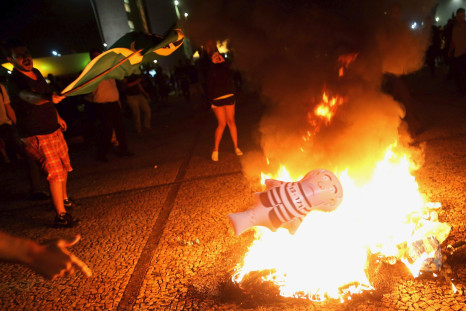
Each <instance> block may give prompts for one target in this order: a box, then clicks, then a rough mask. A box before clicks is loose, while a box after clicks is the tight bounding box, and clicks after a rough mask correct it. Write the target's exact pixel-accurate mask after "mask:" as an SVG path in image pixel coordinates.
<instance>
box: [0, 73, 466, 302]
mask: <svg viewBox="0 0 466 311" xmlns="http://www.w3.org/2000/svg"><path fill="white" fill-rule="evenodd" d="M408 84H409V86H410V91H411V92H412V96H413V97H414V99H415V104H414V105H413V107H411V108H410V109H412V111H408V112H411V113H413V114H416V115H418V116H419V122H420V130H419V131H418V133H417V135H416V137H415V143H416V144H421V143H422V144H426V149H425V150H426V156H425V163H424V165H423V167H422V168H421V169H420V170H419V171H418V172H417V173H416V178H417V181H418V183H419V186H420V190H421V192H423V193H425V194H426V195H427V197H428V198H429V200H430V201H432V202H441V203H442V209H441V211H440V212H439V218H440V220H441V221H444V222H448V223H449V224H450V225H451V226H452V231H451V233H450V236H449V237H448V239H447V241H445V242H444V244H443V245H442V250H443V251H445V248H446V246H447V245H448V244H454V243H457V242H461V241H465V240H466V227H465V219H466V205H465V202H466V192H465V190H466V173H465V172H466V162H465V159H466V122H465V120H466V99H465V97H464V95H463V96H460V95H459V94H458V93H457V92H456V91H455V89H454V87H453V86H452V85H449V84H448V83H447V82H446V81H444V80H443V76H441V75H439V76H438V77H437V78H430V77H429V76H428V75H425V74H419V75H417V76H413V77H409V79H408ZM238 103H239V104H238V107H237V117H236V119H237V125H238V130H239V142H240V147H241V148H242V149H243V151H244V152H245V155H244V156H243V158H238V157H237V156H236V155H235V154H234V150H233V146H232V145H231V140H230V137H229V133H228V131H226V132H225V136H224V138H223V140H222V145H221V149H220V161H219V162H216V163H214V162H212V161H211V160H210V151H211V148H212V143H213V131H214V128H215V125H216V121H215V118H214V116H213V114H212V113H211V112H210V111H201V112H199V111H193V110H192V109H191V107H189V106H187V105H186V104H185V103H184V102H183V100H182V99H180V98H175V97H172V98H170V100H169V101H168V104H167V105H166V106H164V107H161V108H158V109H154V111H153V125H154V131H153V133H150V134H147V135H145V136H142V137H139V136H137V135H136V134H135V133H134V131H132V130H131V131H130V132H129V144H130V148H131V150H132V151H133V152H134V153H135V156H134V157H131V158H118V157H116V156H115V155H112V154H111V155H109V160H110V161H109V162H108V163H100V162H96V161H95V160H93V159H92V154H93V150H87V149H85V148H82V146H80V145H72V146H71V151H70V156H71V161H72V166H73V167H74V171H73V172H72V173H71V174H70V175H69V183H68V189H69V191H68V192H69V194H70V196H72V197H73V198H74V199H75V200H76V201H77V203H78V204H77V205H78V206H76V207H75V208H74V209H73V211H72V213H73V215H74V216H75V217H78V218H80V219H81V222H80V224H79V225H78V226H77V227H75V228H71V229H55V228H52V227H51V225H52V224H53V217H54V211H53V207H52V204H51V202H50V201H43V202H39V203H37V202H33V201H28V200H25V199H24V197H25V196H26V195H27V180H26V179H25V173H24V172H23V171H22V169H21V166H20V165H19V164H14V165H12V166H7V165H2V166H0V174H1V175H0V184H1V189H0V196H1V197H0V200H1V201H0V202H1V207H0V228H1V230H3V231H6V232H8V233H11V234H16V235H19V236H24V237H29V238H32V239H34V240H37V241H40V242H44V241H46V240H49V239H55V238H60V237H70V236H73V235H74V234H78V233H79V234H81V235H82V240H81V241H80V242H79V243H78V244H77V245H75V246H74V247H73V248H72V251H73V252H74V253H75V254H76V255H77V256H78V257H79V258H81V259H82V260H83V261H84V262H86V263H88V265H89V266H90V268H91V269H92V271H93V273H94V276H93V277H92V278H89V279H86V278H84V277H83V276H82V275H81V274H76V275H72V276H70V277H67V278H62V279H58V280H55V281H47V280H44V279H43V278H41V277H40V276H38V275H36V274H34V273H33V272H31V271H30V270H28V269H26V268H24V267H21V266H18V265H13V264H4V263H2V264H0V278H1V280H2V281H1V282H0V310H466V303H465V300H466V293H465V289H466V250H465V247H464V246H463V248H460V249H458V251H457V252H456V253H455V254H454V255H452V256H450V257H448V258H446V261H445V262H446V263H447V265H446V266H445V273H446V274H447V275H448V277H450V278H453V279H454V284H455V285H456V287H457V289H458V292H457V293H456V294H453V292H452V290H451V286H450V284H449V283H448V282H446V281H445V280H444V279H443V278H441V277H438V278H435V277H424V278H419V279H415V280H413V279H410V278H405V277H401V278H399V279H397V280H396V284H395V285H394V288H393V289H392V290H391V291H390V292H389V293H384V294H383V295H382V294H377V293H371V294H363V295H361V296H360V297H355V298H354V299H353V300H352V301H351V302H347V303H344V304H340V303H339V302H338V301H327V302H322V303H313V302H310V301H307V300H299V299H285V298H280V297H275V296H273V297H272V296H270V297H268V298H267V297H265V298H264V296H260V295H255V296H254V295H246V294H244V293H241V292H240V291H239V290H238V289H237V288H236V287H235V286H233V285H232V284H231V282H230V281H229V280H230V276H231V271H232V269H233V268H234V266H235V265H236V263H237V262H239V261H241V259H242V256H243V255H244V253H245V251H246V249H247V247H248V245H249V244H250V243H251V242H252V238H253V237H252V234H250V233H248V234H244V235H242V236H241V237H235V236H234V234H233V230H232V229H231V228H230V225H229V223H228V218H227V217H226V216H227V214H228V213H231V212H234V211H240V210H243V209H245V207H246V206H248V205H249V204H250V202H251V198H252V195H253V193H254V192H255V191H257V186H258V185H252V184H251V183H250V181H249V180H248V179H247V178H246V177H245V176H244V175H243V173H242V162H241V161H245V159H247V158H248V156H251V154H254V155H256V154H258V153H260V146H259V143H258V137H259V133H258V131H257V128H258V122H259V120H260V116H261V113H262V111H263V106H261V104H260V103H259V102H258V101H257V99H256V98H255V97H254V96H253V95H251V94H248V93H244V94H243V95H241V96H240V99H239V100H238ZM127 121H128V120H127ZM128 128H129V124H128Z"/></svg>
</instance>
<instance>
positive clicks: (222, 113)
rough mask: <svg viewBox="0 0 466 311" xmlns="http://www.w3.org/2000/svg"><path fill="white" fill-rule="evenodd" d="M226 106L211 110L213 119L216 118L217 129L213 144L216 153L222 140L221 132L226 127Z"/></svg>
mask: <svg viewBox="0 0 466 311" xmlns="http://www.w3.org/2000/svg"><path fill="white" fill-rule="evenodd" d="M225 107H227V106H220V107H215V108H213V111H214V113H215V117H216V118H217V122H218V125H217V128H216V129H215V142H214V150H213V151H217V152H218V147H219V146H220V141H221V140H222V136H223V131H225V126H226V125H227V114H226V109H225Z"/></svg>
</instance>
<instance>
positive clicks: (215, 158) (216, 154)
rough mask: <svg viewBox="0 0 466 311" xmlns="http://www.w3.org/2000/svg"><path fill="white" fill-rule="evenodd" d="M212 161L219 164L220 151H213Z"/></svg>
mask: <svg viewBox="0 0 466 311" xmlns="http://www.w3.org/2000/svg"><path fill="white" fill-rule="evenodd" d="M211 158H212V161H214V162H217V161H218V151H212V156H211Z"/></svg>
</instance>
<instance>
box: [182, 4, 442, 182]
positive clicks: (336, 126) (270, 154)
mask: <svg viewBox="0 0 466 311" xmlns="http://www.w3.org/2000/svg"><path fill="white" fill-rule="evenodd" d="M186 5H187V6H188V9H189V10H190V15H189V20H188V23H187V24H186V25H185V26H186V27H185V29H186V32H187V35H188V37H190V38H191V40H192V42H193V43H194V44H195V45H201V44H202V43H203V42H205V41H206V40H207V39H214V40H225V39H229V42H230V49H231V50H232V51H233V54H234V57H235V59H234V64H235V66H237V67H238V68H239V69H240V70H241V72H242V73H243V74H244V75H245V76H246V77H247V78H248V81H250V82H251V83H253V84H255V86H256V87H257V88H258V89H260V92H261V95H262V100H263V101H264V102H265V103H267V104H268V105H269V108H268V109H267V112H266V113H265V114H264V116H263V118H262V120H261V122H260V132H261V141H260V143H261V146H262V149H263V152H264V154H265V155H266V157H267V158H268V159H269V160H270V162H271V163H272V164H271V166H272V167H273V165H274V164H275V165H276V164H283V165H286V167H287V169H289V170H290V171H291V172H297V173H296V174H301V175H302V174H305V173H306V172H308V171H310V170H312V169H314V168H327V169H330V170H337V171H342V170H345V169H349V174H350V175H352V176H353V177H361V178H362V177H363V176H364V174H365V173H366V172H372V168H373V167H374V165H375V163H376V161H378V160H380V159H382V157H383V154H384V153H385V151H386V149H387V147H388V146H389V145H390V144H392V143H393V142H395V141H397V140H398V138H399V135H400V131H399V128H400V124H401V122H402V119H403V117H404V114H405V109H404V107H403V105H402V104H401V103H400V102H397V101H395V100H394V99H393V97H392V96H390V95H387V94H385V93H384V92H382V85H383V84H384V85H388V86H391V87H393V88H394V89H395V90H397V92H399V97H400V98H401V100H403V101H409V100H410V98H409V93H408V92H405V91H406V89H404V86H403V83H402V80H400V79H399V77H398V76H399V75H401V74H407V73H411V72H414V71H416V70H418V69H419V68H420V67H421V66H422V64H423V61H424V59H423V57H424V52H425V50H426V48H427V46H428V44H429V35H430V25H429V24H428V21H427V19H426V18H427V17H428V16H429V15H430V14H431V10H432V8H433V6H434V1H433V0H429V1H423V0H411V1H408V0H406V1H403V2H402V4H401V5H400V3H393V1H386V0H382V1H372V0H366V1H361V0H359V1H358V0H354V1H351V0H350V1H343V0H321V1H304V0H302V1H301V0H296V1H280V0H274V1H271V0H267V1H265V0H264V1H258V0H256V1H253V0H235V1H193V2H192V6H190V2H188V3H187V4H186ZM413 21H416V22H417V25H419V26H420V25H422V24H421V23H422V22H424V23H425V25H424V28H423V29H414V30H413V29H411V28H410V25H411V23H412V22H413ZM349 53H358V56H357V58H356V60H355V61H354V62H352V63H351V64H350V65H349V66H348V68H347V69H345V71H344V76H343V77H341V78H339V76H338V69H339V66H338V62H337V59H338V57H339V56H340V55H345V54H349ZM324 90H325V91H326V93H327V94H328V95H330V96H340V97H343V98H344V99H345V102H344V104H342V105H341V106H339V107H338V110H337V112H336V114H335V115H334V117H333V118H332V120H331V122H330V123H329V124H324V123H322V122H320V123H319V128H318V132H317V133H316V134H314V135H312V137H311V138H310V139H309V140H308V141H307V142H305V141H303V137H304V136H306V133H307V132H308V131H314V130H316V128H315V124H314V128H313V126H312V125H311V124H310V123H309V112H311V113H312V111H313V110H314V107H315V106H316V105H317V104H318V103H319V102H320V100H321V98H322V93H323V91H324ZM400 90H401V91H400ZM405 95H406V96H405ZM405 104H409V103H405ZM408 140H409V139H408ZM403 141H406V138H405V139H404V140H403ZM255 161H258V158H257V156H256V155H254V156H249V157H245V158H244V161H243V164H244V165H243V167H244V168H245V171H246V174H247V175H256V176H257V172H250V171H249V168H252V167H254V168H257V167H258V165H257V163H256V162H255Z"/></svg>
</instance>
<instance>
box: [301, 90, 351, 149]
mask: <svg viewBox="0 0 466 311" xmlns="http://www.w3.org/2000/svg"><path fill="white" fill-rule="evenodd" d="M344 103H345V100H344V98H343V97H341V96H338V95H335V96H331V97H329V96H328V95H327V91H324V92H323V94H322V99H321V100H320V102H319V103H318V104H317V105H316V106H315V108H314V110H313V111H312V112H309V113H308V114H307V122H308V124H309V125H310V129H308V130H306V133H305V135H304V136H303V140H304V141H305V142H308V141H310V140H311V138H312V137H313V136H315V135H316V134H317V133H318V132H319V131H320V129H321V127H322V126H323V125H328V124H330V121H331V120H332V118H333V116H334V115H335V114H336V112H337V110H338V107H339V106H341V105H343V104H344Z"/></svg>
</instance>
